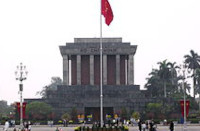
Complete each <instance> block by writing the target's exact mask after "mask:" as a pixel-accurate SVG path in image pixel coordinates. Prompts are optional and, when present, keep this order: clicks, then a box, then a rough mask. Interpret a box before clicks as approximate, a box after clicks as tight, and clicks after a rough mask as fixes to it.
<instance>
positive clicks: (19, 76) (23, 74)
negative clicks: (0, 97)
mask: <svg viewBox="0 0 200 131" xmlns="http://www.w3.org/2000/svg"><path fill="white" fill-rule="evenodd" d="M27 74H28V71H26V66H24V65H23V64H22V63H20V65H19V66H17V70H16V71H15V76H16V80H19V81H20V84H19V93H20V125H21V127H23V109H22V106H23V104H22V102H23V98H22V91H23V83H22V82H23V81H24V80H26V78H27Z"/></svg>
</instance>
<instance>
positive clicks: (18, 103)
mask: <svg viewBox="0 0 200 131" xmlns="http://www.w3.org/2000/svg"><path fill="white" fill-rule="evenodd" d="M16 106H17V110H18V113H19V117H20V112H21V111H20V102H17V103H16ZM22 113H23V114H22V117H23V118H25V117H26V114H25V113H26V102H23V105H22Z"/></svg>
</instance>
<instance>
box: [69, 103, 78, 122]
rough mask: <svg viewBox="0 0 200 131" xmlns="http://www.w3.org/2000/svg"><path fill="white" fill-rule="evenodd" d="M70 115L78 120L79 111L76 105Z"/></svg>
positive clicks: (75, 120)
mask: <svg viewBox="0 0 200 131" xmlns="http://www.w3.org/2000/svg"><path fill="white" fill-rule="evenodd" d="M70 116H71V119H72V120H73V121H74V122H78V118H77V116H78V113H77V109H76V108H75V107H73V108H72V110H71V113H70Z"/></svg>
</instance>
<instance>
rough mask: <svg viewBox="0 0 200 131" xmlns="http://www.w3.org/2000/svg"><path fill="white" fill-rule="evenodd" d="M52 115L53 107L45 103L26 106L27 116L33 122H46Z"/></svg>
mask: <svg viewBox="0 0 200 131" xmlns="http://www.w3.org/2000/svg"><path fill="white" fill-rule="evenodd" d="M51 113H52V107H51V106H50V105H48V104H46V103H44V102H37V101H36V102H31V103H29V104H27V106H26V114H27V115H28V117H29V118H32V119H33V120H44V119H47V116H48V115H49V114H51Z"/></svg>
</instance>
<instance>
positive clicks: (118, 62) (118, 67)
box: [116, 55, 120, 85]
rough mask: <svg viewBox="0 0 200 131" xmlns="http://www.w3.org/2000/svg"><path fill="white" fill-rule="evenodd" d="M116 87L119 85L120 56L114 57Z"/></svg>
mask: <svg viewBox="0 0 200 131" xmlns="http://www.w3.org/2000/svg"><path fill="white" fill-rule="evenodd" d="M116 85H120V55H116Z"/></svg>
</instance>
